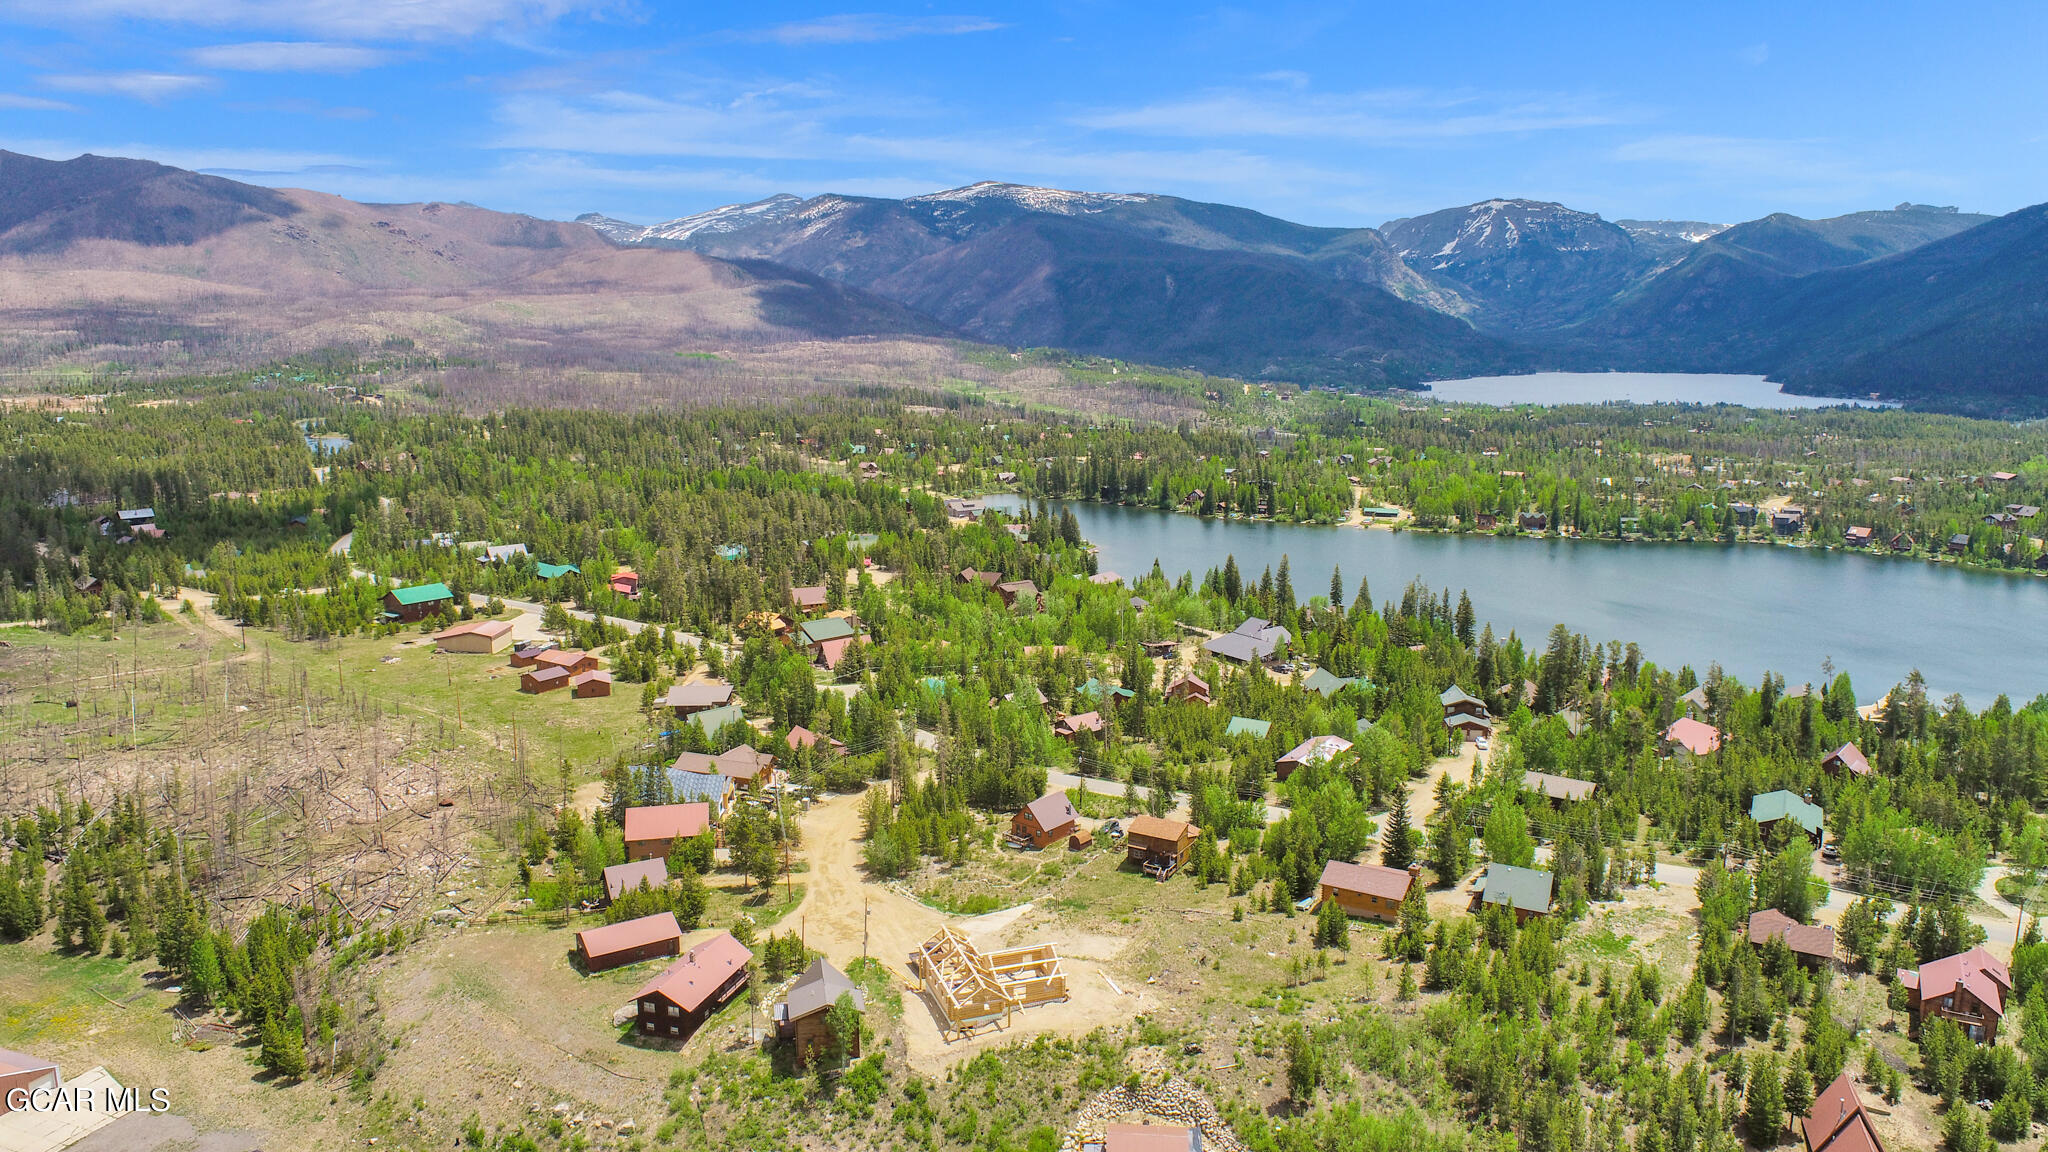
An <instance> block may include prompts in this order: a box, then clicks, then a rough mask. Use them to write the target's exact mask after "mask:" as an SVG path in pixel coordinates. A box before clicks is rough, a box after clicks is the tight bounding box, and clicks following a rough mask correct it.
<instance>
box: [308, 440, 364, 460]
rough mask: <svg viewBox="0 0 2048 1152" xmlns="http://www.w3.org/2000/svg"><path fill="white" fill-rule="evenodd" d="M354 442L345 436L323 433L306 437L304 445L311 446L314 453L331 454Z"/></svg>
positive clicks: (344, 448)
mask: <svg viewBox="0 0 2048 1152" xmlns="http://www.w3.org/2000/svg"><path fill="white" fill-rule="evenodd" d="M354 443H355V441H353V440H351V439H349V438H348V437H346V436H335V435H324V436H308V437H306V447H308V448H311V449H312V450H313V451H314V453H315V454H316V455H320V456H332V455H333V454H334V453H336V452H341V451H344V450H346V449H347V448H349V447H350V446H351V445H353V444H354Z"/></svg>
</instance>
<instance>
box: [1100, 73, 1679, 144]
mask: <svg viewBox="0 0 2048 1152" xmlns="http://www.w3.org/2000/svg"><path fill="white" fill-rule="evenodd" d="M1274 79H1276V80H1283V81H1286V82H1287V83H1288V85H1289V87H1290V88H1291V89H1292V90H1290V91H1263V90H1217V91H1212V92H1207V93H1203V94H1200V95H1196V96H1190V97H1187V98H1185V99H1180V100H1167V101H1161V102H1159V103H1154V104H1147V105H1143V106H1140V107H1136V108H1124V109H1107V110H1103V111H1099V112H1092V113H1086V114H1083V115H1081V116H1078V117H1076V118H1075V121H1074V122H1075V123H1076V124H1079V125H1080V126H1082V127H1084V128H1094V129H1099V130H1106V131H1117V132H1130V133H1135V134H1139V135H1152V136H1188V137H1200V138H1217V137H1272V138H1283V139H1302V140H1347V141H1353V142H1365V143H1380V144H1391V143H1404V142H1419V141H1431V140H1453V139H1462V138H1470V137H1476V136H1490V135H1502V134H1510V133H1526V132H1550V131H1557V130H1560V129H1569V128H1592V127H1600V126H1604V125H1612V124H1622V123H1628V122H1630V121H1632V120H1636V119H1640V116H1639V114H1637V113H1634V112H1630V111H1628V110H1625V109H1617V108H1612V107H1609V106H1607V105H1606V104H1605V103H1604V102H1602V101H1599V100H1596V99H1590V98H1585V97H1574V96H1556V95H1553V96H1535V97H1526V96H1511V95H1499V94H1492V93H1460V92H1448V93H1435V92H1423V91H1416V90H1405V89H1404V90H1388V91H1378V92H1353V93H1324V94H1313V93H1308V92H1305V91H1302V90H1301V86H1300V85H1298V84H1296V83H1295V82H1294V81H1293V79H1292V78H1291V77H1285V76H1279V77H1274Z"/></svg>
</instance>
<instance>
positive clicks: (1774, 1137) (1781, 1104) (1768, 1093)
mask: <svg viewBox="0 0 2048 1152" xmlns="http://www.w3.org/2000/svg"><path fill="white" fill-rule="evenodd" d="M1742 1120H1743V1124H1744V1125H1745V1126H1746V1127H1747V1128H1748V1129H1749V1140H1750V1143H1752V1144H1759V1145H1763V1146H1765V1147H1768V1146H1770V1145H1772V1144H1776V1143H1777V1142H1778V1134H1779V1133H1780V1132H1781V1131H1783V1130H1784V1127H1785V1081H1784V1078H1783V1077H1782V1076H1781V1075H1780V1074H1779V1072H1778V1057H1777V1056H1776V1055H1775V1054H1773V1053H1768V1052H1767V1053H1765V1054H1764V1055H1762V1056H1759V1057H1757V1060H1756V1066H1755V1067H1753V1068H1752V1069H1750V1073H1749V1095H1748V1096H1747V1097H1746V1098H1745V1099H1744V1100H1743V1110H1742Z"/></svg>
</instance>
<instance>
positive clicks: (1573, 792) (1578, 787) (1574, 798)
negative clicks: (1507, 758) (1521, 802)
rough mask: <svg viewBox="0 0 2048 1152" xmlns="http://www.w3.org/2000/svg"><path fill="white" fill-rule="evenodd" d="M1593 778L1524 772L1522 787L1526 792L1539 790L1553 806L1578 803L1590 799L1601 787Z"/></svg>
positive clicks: (1558, 806)
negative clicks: (1578, 778)
mask: <svg viewBox="0 0 2048 1152" xmlns="http://www.w3.org/2000/svg"><path fill="white" fill-rule="evenodd" d="M1599 787H1600V786H1599V785H1598V784H1595V783H1593V782H1592V781H1591V780H1574V779H1572V778H1571V777H1569V776H1553V775H1551V774H1550V773H1548V772H1524V773H1522V789H1523V791H1525V792H1539V793H1541V794H1542V795H1543V798H1544V799H1545V800H1548V801H1550V806H1551V807H1553V808H1561V807H1563V806H1564V805H1566V804H1576V803H1578V802H1579V801H1581V800H1585V799H1589V798H1590V797H1591V796H1592V795H1593V793H1594V792H1595V791H1596V790H1598V789H1599Z"/></svg>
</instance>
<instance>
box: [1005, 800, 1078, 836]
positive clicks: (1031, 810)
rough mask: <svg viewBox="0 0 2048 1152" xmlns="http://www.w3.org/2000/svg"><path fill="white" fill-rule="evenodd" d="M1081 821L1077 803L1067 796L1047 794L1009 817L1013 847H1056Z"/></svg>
mask: <svg viewBox="0 0 2048 1152" xmlns="http://www.w3.org/2000/svg"><path fill="white" fill-rule="evenodd" d="M1078 818H1079V813H1077V812H1075V811H1074V802H1073V801H1072V800H1069V799H1068V798H1067V794H1066V793H1065V792H1047V793H1046V794H1045V795H1043V796H1040V797H1039V798H1038V799H1036V800H1033V801H1032V802H1031V803H1029V804H1026V805H1025V806H1024V807H1022V808H1019V809H1018V810H1017V814H1016V815H1015V816H1012V817H1010V835H1009V843H1010V846H1011V847H1013V848H1044V847H1045V846H1046V845H1048V844H1057V843H1059V842H1060V841H1061V840H1064V839H1065V838H1066V837H1068V836H1069V835H1071V834H1072V833H1073V831H1074V827H1075V824H1076V822H1077V820H1078Z"/></svg>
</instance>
